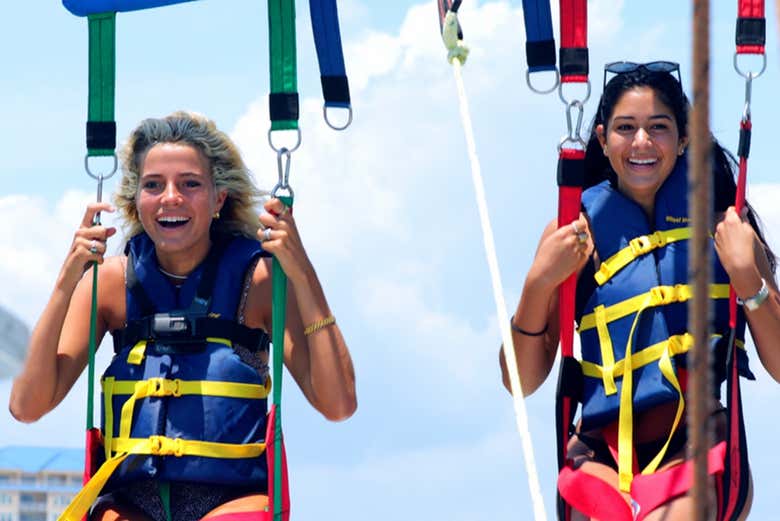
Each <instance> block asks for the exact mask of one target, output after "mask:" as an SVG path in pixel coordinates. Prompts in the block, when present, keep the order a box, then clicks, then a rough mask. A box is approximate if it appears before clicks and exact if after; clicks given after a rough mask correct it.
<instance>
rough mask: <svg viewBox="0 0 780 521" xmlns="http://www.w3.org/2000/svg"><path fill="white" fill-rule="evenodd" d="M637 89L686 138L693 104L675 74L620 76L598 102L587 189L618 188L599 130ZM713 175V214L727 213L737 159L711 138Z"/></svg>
mask: <svg viewBox="0 0 780 521" xmlns="http://www.w3.org/2000/svg"><path fill="white" fill-rule="evenodd" d="M636 87H649V88H651V89H653V90H654V91H655V93H656V95H657V96H658V98H659V99H660V100H661V102H663V103H664V104H665V105H666V106H667V107H669V108H670V109H671V111H672V113H673V114H674V119H675V122H676V123H677V129H678V132H679V133H680V137H681V138H683V137H686V136H687V133H688V112H689V109H690V102H689V101H688V97H687V96H686V95H685V93H684V92H683V90H682V86H681V85H680V83H679V82H678V81H677V78H675V77H674V76H673V75H672V74H670V73H668V72H654V71H649V70H647V69H645V68H643V67H639V68H637V69H636V70H635V71H632V72H628V73H624V74H618V75H617V76H615V77H614V78H612V79H611V80H610V81H609V83H607V85H606V86H605V87H604V93H603V94H602V95H601V99H600V100H599V106H598V110H597V111H596V116H595V117H594V118H593V124H592V125H591V131H590V138H589V139H588V145H587V148H586V151H585V188H588V187H591V186H594V185H597V184H599V183H601V182H602V181H604V180H609V181H610V182H611V183H612V184H613V185H614V186H617V175H616V174H615V171H614V170H613V169H612V166H611V165H610V163H609V159H608V158H607V157H606V156H605V155H604V153H603V150H602V147H601V143H600V142H599V140H598V135H597V133H596V128H597V127H598V126H599V125H604V132H605V134H606V132H607V124H608V122H609V118H611V117H612V112H613V111H614V110H615V105H616V104H617V102H618V101H619V100H620V97H621V96H622V95H623V93H625V92H626V91H628V90H630V89H632V88H636ZM711 153H712V175H713V188H714V201H713V211H714V212H724V211H726V209H727V208H728V207H729V206H733V205H734V200H735V198H736V194H737V184H736V182H735V180H734V178H735V172H736V171H737V161H736V159H735V158H734V156H733V155H732V154H731V153H730V152H729V151H728V150H726V149H725V148H723V146H721V144H720V143H718V141H717V140H716V139H715V138H714V137H713V138H712V152H711ZM745 206H746V207H747V209H748V214H747V217H748V221H749V222H750V224H751V226H752V227H753V229H754V230H755V231H756V234H757V235H758V237H759V239H760V240H761V244H762V245H763V247H764V251H765V252H766V256H767V259H768V260H769V265H770V267H771V269H772V273H774V272H775V268H776V265H777V259H776V256H775V254H774V252H773V251H772V250H771V249H770V248H769V246H768V245H767V242H766V240H765V239H764V234H763V232H762V231H761V226H760V224H759V223H760V220H759V218H758V215H757V214H756V212H755V210H754V209H753V207H752V206H751V205H750V204H749V203H748V202H747V201H745Z"/></svg>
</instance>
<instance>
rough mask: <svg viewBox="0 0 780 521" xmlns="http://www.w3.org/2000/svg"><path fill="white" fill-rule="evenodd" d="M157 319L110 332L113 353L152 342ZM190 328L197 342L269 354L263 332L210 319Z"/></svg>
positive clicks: (204, 319) (267, 338) (202, 318)
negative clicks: (210, 342) (112, 339)
mask: <svg viewBox="0 0 780 521" xmlns="http://www.w3.org/2000/svg"><path fill="white" fill-rule="evenodd" d="M156 316H157V315H152V316H148V317H144V318H142V319H139V320H133V321H131V322H129V323H128V324H127V327H126V328H124V329H120V330H117V331H113V332H112V334H113V337H114V353H119V352H120V351H121V350H122V349H124V348H125V347H127V346H129V345H133V346H135V347H139V345H141V344H142V345H143V347H145V346H146V343H147V341H154V340H155V339H156V334H155V321H156ZM191 325H192V326H193V329H194V331H192V332H191V333H194V334H195V335H196V336H197V338H201V339H205V340H206V341H216V342H219V343H224V344H226V345H229V346H232V345H233V344H238V345H240V346H242V347H245V348H247V349H249V350H250V351H252V352H253V353H254V352H258V351H268V346H269V343H270V338H269V336H268V333H267V332H265V331H264V330H262V329H253V328H250V327H247V326H245V325H243V324H238V323H236V322H233V321H232V320H226V319H223V318H214V317H209V316H206V317H197V318H195V319H193V321H192V324H191ZM135 347H134V349H135ZM131 352H132V350H131ZM134 356H137V355H134ZM129 360H130V359H128V361H129ZM131 363H133V362H131ZM135 363H136V364H137V363H140V360H137V362H135Z"/></svg>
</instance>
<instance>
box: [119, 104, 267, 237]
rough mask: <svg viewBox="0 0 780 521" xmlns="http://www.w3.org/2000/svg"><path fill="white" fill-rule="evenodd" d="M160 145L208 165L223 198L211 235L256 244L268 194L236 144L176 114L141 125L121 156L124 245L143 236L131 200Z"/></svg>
mask: <svg viewBox="0 0 780 521" xmlns="http://www.w3.org/2000/svg"><path fill="white" fill-rule="evenodd" d="M158 143H179V144H184V145H189V146H191V147H193V148H195V149H196V150H198V151H199V152H201V153H202V154H203V156H204V157H205V158H206V159H207V160H208V163H209V166H210V168H211V178H212V179H213V181H214V186H215V188H216V189H217V191H221V190H224V191H225V192H227V197H226V198H225V204H224V205H223V206H222V209H221V210H220V218H219V219H214V220H213V222H212V225H211V226H212V230H213V231H217V232H226V233H238V234H241V235H244V236H246V237H249V238H251V239H256V238H257V230H258V228H259V227H260V223H259V221H258V214H257V207H258V205H259V200H260V198H261V197H262V196H265V195H268V194H267V192H264V191H261V190H260V189H258V188H257V186H256V185H255V183H254V181H253V179H252V176H251V174H250V172H249V169H248V168H247V167H246V165H245V164H244V160H243V159H242V158H241V154H240V153H239V151H238V148H237V147H236V145H235V143H233V141H232V140H231V139H230V138H229V137H228V135H227V134H225V133H224V132H222V131H221V130H219V129H218V128H217V125H216V124H215V123H214V122H213V121H212V120H210V119H208V118H207V117H205V116H203V115H200V114H196V113H194V112H187V111H177V112H174V113H173V114H170V115H168V116H165V117H164V118H148V119H145V120H143V121H142V122H141V123H140V124H139V125H138V126H137V127H136V128H135V130H133V132H132V133H131V134H130V137H129V139H128V140H127V143H125V145H124V147H123V148H122V150H121V152H120V161H121V164H122V179H121V180H120V181H119V188H118V189H117V192H116V194H114V204H116V207H117V208H118V209H119V213H120V216H121V217H122V219H123V220H124V222H125V236H126V237H127V238H128V239H129V238H131V237H134V236H135V235H137V234H139V233H141V232H142V231H143V226H142V225H141V219H140V218H139V216H138V208H137V206H136V203H135V200H136V196H137V195H138V183H139V179H140V177H141V168H142V166H143V162H144V160H145V159H146V154H147V153H148V152H149V150H150V149H151V148H152V147H153V146H154V145H156V144H158Z"/></svg>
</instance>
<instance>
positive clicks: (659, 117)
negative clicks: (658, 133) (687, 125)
mask: <svg viewBox="0 0 780 521" xmlns="http://www.w3.org/2000/svg"><path fill="white" fill-rule="evenodd" d="M618 119H627V120H633V119H636V117H634V116H615V117H614V118H612V120H613V121H615V120H618ZM648 119H667V120H669V121H672V117H671V116H669V115H668V114H654V115H652V116H650V117H649V118H648Z"/></svg>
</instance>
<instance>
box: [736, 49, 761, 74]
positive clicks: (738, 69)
mask: <svg viewBox="0 0 780 521" xmlns="http://www.w3.org/2000/svg"><path fill="white" fill-rule="evenodd" d="M761 58H762V62H761V70H760V71H758V72H753V71H747V72H745V71H743V70H742V69H740V68H739V53H738V52H735V53H734V70H735V71H737V74H739V75H740V76H742V77H743V78H745V79H746V80H748V79H750V80H755V79H756V78H758V77H759V76H761V75H762V74H764V71H765V70H766V54H762V55H761Z"/></svg>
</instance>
